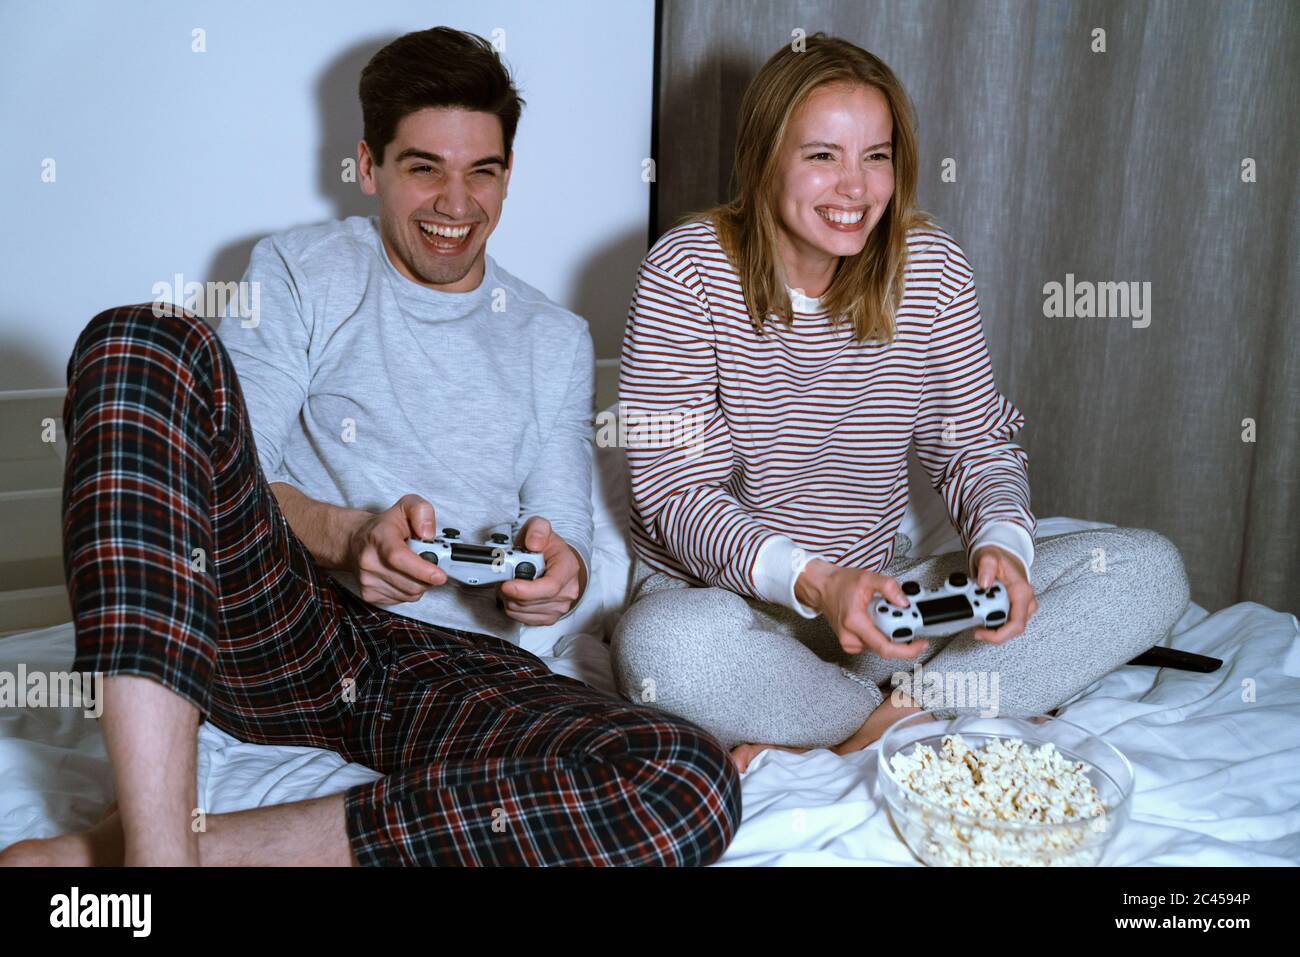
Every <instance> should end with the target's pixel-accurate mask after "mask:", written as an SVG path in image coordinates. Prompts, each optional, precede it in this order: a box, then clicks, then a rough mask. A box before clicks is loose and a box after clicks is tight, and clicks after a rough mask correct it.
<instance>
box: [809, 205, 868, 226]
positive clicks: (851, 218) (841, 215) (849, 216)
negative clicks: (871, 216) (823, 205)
mask: <svg viewBox="0 0 1300 957" xmlns="http://www.w3.org/2000/svg"><path fill="white" fill-rule="evenodd" d="M817 212H818V213H819V214H820V215H821V217H822V219H829V220H830V221H831V222H832V223H843V224H844V225H846V226H852V225H853V224H854V223H856V222H860V221H861V219H862V217H863V216H865V215H866V212H867V211H866V210H865V209H859V210H858V211H857V212H855V213H846V212H844V211H842V210H838V209H819V210H817Z"/></svg>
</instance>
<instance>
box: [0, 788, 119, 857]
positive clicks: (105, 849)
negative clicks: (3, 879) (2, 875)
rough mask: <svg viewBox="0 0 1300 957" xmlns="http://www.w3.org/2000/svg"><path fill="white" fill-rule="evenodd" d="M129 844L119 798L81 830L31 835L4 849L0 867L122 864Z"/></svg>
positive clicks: (1, 853) (1, 854)
mask: <svg viewBox="0 0 1300 957" xmlns="http://www.w3.org/2000/svg"><path fill="white" fill-rule="evenodd" d="M125 855H126V846H125V842H124V840H123V837H122V819H121V817H120V816H119V815H118V813H117V802H116V801H114V802H113V803H112V804H110V805H109V807H108V810H107V811H105V812H104V816H103V817H102V818H100V819H99V821H98V823H96V824H95V825H93V826H92V827H89V828H87V829H86V830H84V831H81V832H79V833H77V834H63V835H60V836H59V837H46V838H30V839H28V840H25V841H19V842H18V843H16V844H11V845H9V846H8V847H7V848H5V849H4V850H3V851H0V867H121V866H122V862H123V861H124V860H125Z"/></svg>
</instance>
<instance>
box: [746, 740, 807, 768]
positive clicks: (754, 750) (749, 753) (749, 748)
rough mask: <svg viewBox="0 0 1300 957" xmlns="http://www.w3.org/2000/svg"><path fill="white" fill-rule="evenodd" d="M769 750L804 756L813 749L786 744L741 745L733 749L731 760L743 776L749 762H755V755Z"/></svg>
mask: <svg viewBox="0 0 1300 957" xmlns="http://www.w3.org/2000/svg"><path fill="white" fill-rule="evenodd" d="M768 748H775V749H776V750H777V751H790V752H791V753H793V754H802V753H803V752H805V751H811V750H812V748H793V747H789V746H787V745H784V744H739V745H736V747H734V748H732V749H731V760H732V761H734V762H735V763H736V770H738V771H739V772H740V773H741V774H744V773H745V769H746V768H748V767H749V762H750V761H752V760H754V757H755V755H757V754H758V753H759V752H760V751H766V750H767V749H768Z"/></svg>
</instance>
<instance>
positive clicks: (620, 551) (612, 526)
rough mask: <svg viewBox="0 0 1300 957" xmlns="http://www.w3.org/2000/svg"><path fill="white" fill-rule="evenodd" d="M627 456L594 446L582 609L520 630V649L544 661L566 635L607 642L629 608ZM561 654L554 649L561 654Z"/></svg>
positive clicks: (602, 417)
mask: <svg viewBox="0 0 1300 957" xmlns="http://www.w3.org/2000/svg"><path fill="white" fill-rule="evenodd" d="M616 410H617V403H615V404H614V405H611V406H610V407H609V409H607V410H605V411H604V412H603V413H601V414H600V415H599V416H598V417H597V418H596V421H597V422H601V421H607V420H608V419H609V417H610V416H612V415H614V414H615V412H616ZM629 481H630V478H629V476H628V470H627V456H626V454H625V453H624V452H623V450H622V449H621V448H618V447H617V446H614V447H610V448H601V446H600V445H599V444H597V446H596V452H595V475H594V477H593V480H592V483H591V510H592V516H593V518H594V520H595V529H594V534H593V536H592V549H591V552H592V554H591V580H590V581H589V582H587V590H586V592H585V593H583V596H582V600H581V601H580V602H578V607H577V608H575V609H574V610H573V612H572V613H571V614H569V615H568V616H566V617H564V618H562V619H560V620H559V621H557V622H556V623H555V624H553V625H533V626H522V627H521V628H520V629H519V634H518V636H517V639H516V640H517V642H518V644H519V645H520V646H521V647H523V648H524V649H525V650H527V651H531V652H532V653H533V654H535V655H538V656H545V655H547V654H548V653H550V652H551V650H552V649H553V648H555V645H556V642H557V641H558V640H559V639H560V638H562V637H564V636H565V635H575V634H586V635H594V636H597V637H599V638H600V639H601V640H604V639H605V638H607V637H608V636H609V634H610V633H611V632H612V631H613V628H614V625H615V623H617V621H618V617H619V615H621V614H622V613H623V608H624V606H626V604H627V596H628V590H629V589H630V588H631V585H632V581H631V579H632V545H631V533H630V531H629V528H630V522H631V510H632V505H631V500H630V495H629V488H628V485H629ZM560 651H562V649H556V653H559V652H560Z"/></svg>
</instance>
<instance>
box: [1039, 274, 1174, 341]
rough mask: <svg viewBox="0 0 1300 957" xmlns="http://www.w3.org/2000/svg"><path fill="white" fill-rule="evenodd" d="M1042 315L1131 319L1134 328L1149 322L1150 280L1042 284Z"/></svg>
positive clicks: (1069, 277)
mask: <svg viewBox="0 0 1300 957" xmlns="http://www.w3.org/2000/svg"><path fill="white" fill-rule="evenodd" d="M1043 297H1044V298H1043V315H1044V316H1046V317H1047V318H1049V319H1132V320H1133V328H1134V329H1145V328H1146V327H1147V326H1149V325H1151V283H1149V282H1090V281H1088V280H1079V281H1077V282H1076V281H1075V278H1074V273H1072V272H1067V273H1066V274H1065V282H1064V283H1059V282H1055V281H1053V282H1049V283H1046V284H1044V286H1043Z"/></svg>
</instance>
